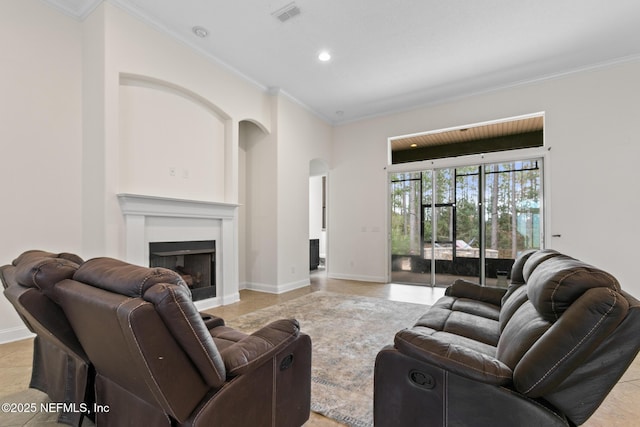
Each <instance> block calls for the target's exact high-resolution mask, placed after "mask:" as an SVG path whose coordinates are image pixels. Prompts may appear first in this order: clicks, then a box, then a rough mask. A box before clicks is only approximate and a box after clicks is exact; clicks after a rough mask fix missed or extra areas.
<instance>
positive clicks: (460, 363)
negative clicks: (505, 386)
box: [398, 338, 511, 378]
mask: <svg viewBox="0 0 640 427" xmlns="http://www.w3.org/2000/svg"><path fill="white" fill-rule="evenodd" d="M398 339H400V340H402V341H404V342H405V343H407V345H409V346H411V347H413V348H416V349H419V350H420V351H421V352H425V351H426V352H427V353H429V354H431V355H433V357H435V358H437V359H443V360H447V361H449V362H451V363H454V364H458V365H462V366H464V367H466V368H469V369H471V370H474V371H477V372H480V373H481V374H484V375H488V376H492V377H495V378H511V375H496V374H492V373H490V372H487V371H483V370H482V369H478V368H476V367H475V366H471V365H467V364H466V363H463V362H460V361H458V360H455V359H449V358H448V357H443V356H440V355H439V354H437V353H434V352H432V351H430V350H427V349H425V348H422V347H420V346H417V345H415V344H413V343H412V342H410V341H407V340H405V339H404V338H398ZM449 354H451V344H448V348H447V355H449Z"/></svg>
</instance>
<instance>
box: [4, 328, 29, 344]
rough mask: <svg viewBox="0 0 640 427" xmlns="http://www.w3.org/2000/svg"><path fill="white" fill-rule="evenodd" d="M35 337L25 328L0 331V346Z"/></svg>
mask: <svg viewBox="0 0 640 427" xmlns="http://www.w3.org/2000/svg"><path fill="white" fill-rule="evenodd" d="M33 337H35V335H34V334H33V333H32V332H31V331H30V330H29V329H27V327H26V326H16V327H13V328H7V329H0V344H6V343H9V342H13V341H20V340H25V339H27V338H33Z"/></svg>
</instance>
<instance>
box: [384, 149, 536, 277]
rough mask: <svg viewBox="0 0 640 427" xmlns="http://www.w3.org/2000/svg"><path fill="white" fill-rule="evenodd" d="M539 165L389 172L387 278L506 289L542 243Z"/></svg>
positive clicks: (534, 161)
mask: <svg viewBox="0 0 640 427" xmlns="http://www.w3.org/2000/svg"><path fill="white" fill-rule="evenodd" d="M541 165H542V161H541V160H540V159H534V160H528V161H518V162H510V163H495V164H486V165H469V166H463V167H455V168H442V169H431V170H423V171H416V172H410V173H400V174H398V173H396V174H390V193H391V258H392V259H391V267H392V268H391V270H392V273H391V276H392V277H391V279H392V281H393V282H397V283H415V284H424V285H437V286H447V285H449V284H451V283H452V282H453V281H454V280H456V279H459V278H462V279H466V280H470V281H473V282H477V283H482V284H486V285H498V286H502V285H505V284H506V272H508V271H509V270H510V268H511V265H512V264H513V261H514V259H515V258H516V256H517V255H518V254H519V253H520V252H521V251H523V250H525V249H529V248H539V247H540V243H541V241H542V236H541V232H542V227H541V203H540V201H541V200H542V192H541V189H542V182H541V179H542V178H541V177H542V174H541Z"/></svg>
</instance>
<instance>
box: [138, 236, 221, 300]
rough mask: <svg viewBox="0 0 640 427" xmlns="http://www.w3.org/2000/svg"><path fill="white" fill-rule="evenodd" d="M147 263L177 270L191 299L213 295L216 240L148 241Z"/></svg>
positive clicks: (214, 288)
mask: <svg viewBox="0 0 640 427" xmlns="http://www.w3.org/2000/svg"><path fill="white" fill-rule="evenodd" d="M149 266H150V267H164V268H168V269H170V270H173V271H175V272H177V273H178V274H180V276H182V278H183V279H184V281H185V282H186V283H187V285H188V286H189V289H190V290H191V296H192V298H193V300H194V301H197V300H201V299H206V298H213V297H215V296H216V242H215V240H196V241H188V242H150V243H149Z"/></svg>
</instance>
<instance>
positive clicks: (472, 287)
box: [445, 279, 507, 307]
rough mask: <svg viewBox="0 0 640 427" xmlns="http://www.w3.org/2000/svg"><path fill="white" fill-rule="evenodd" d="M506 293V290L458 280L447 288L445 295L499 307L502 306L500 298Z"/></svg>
mask: <svg viewBox="0 0 640 427" xmlns="http://www.w3.org/2000/svg"><path fill="white" fill-rule="evenodd" d="M506 292H507V289H506V288H494V287H491V286H480V285H479V284H477V283H473V282H468V281H466V280H462V279H458V280H456V281H455V282H453V284H451V285H450V286H449V287H448V288H447V290H446V291H445V295H448V296H452V297H456V298H468V299H472V300H476V301H483V302H488V303H489V304H493V305H497V306H498V307H500V305H502V297H503V296H504V294H505V293H506Z"/></svg>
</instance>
